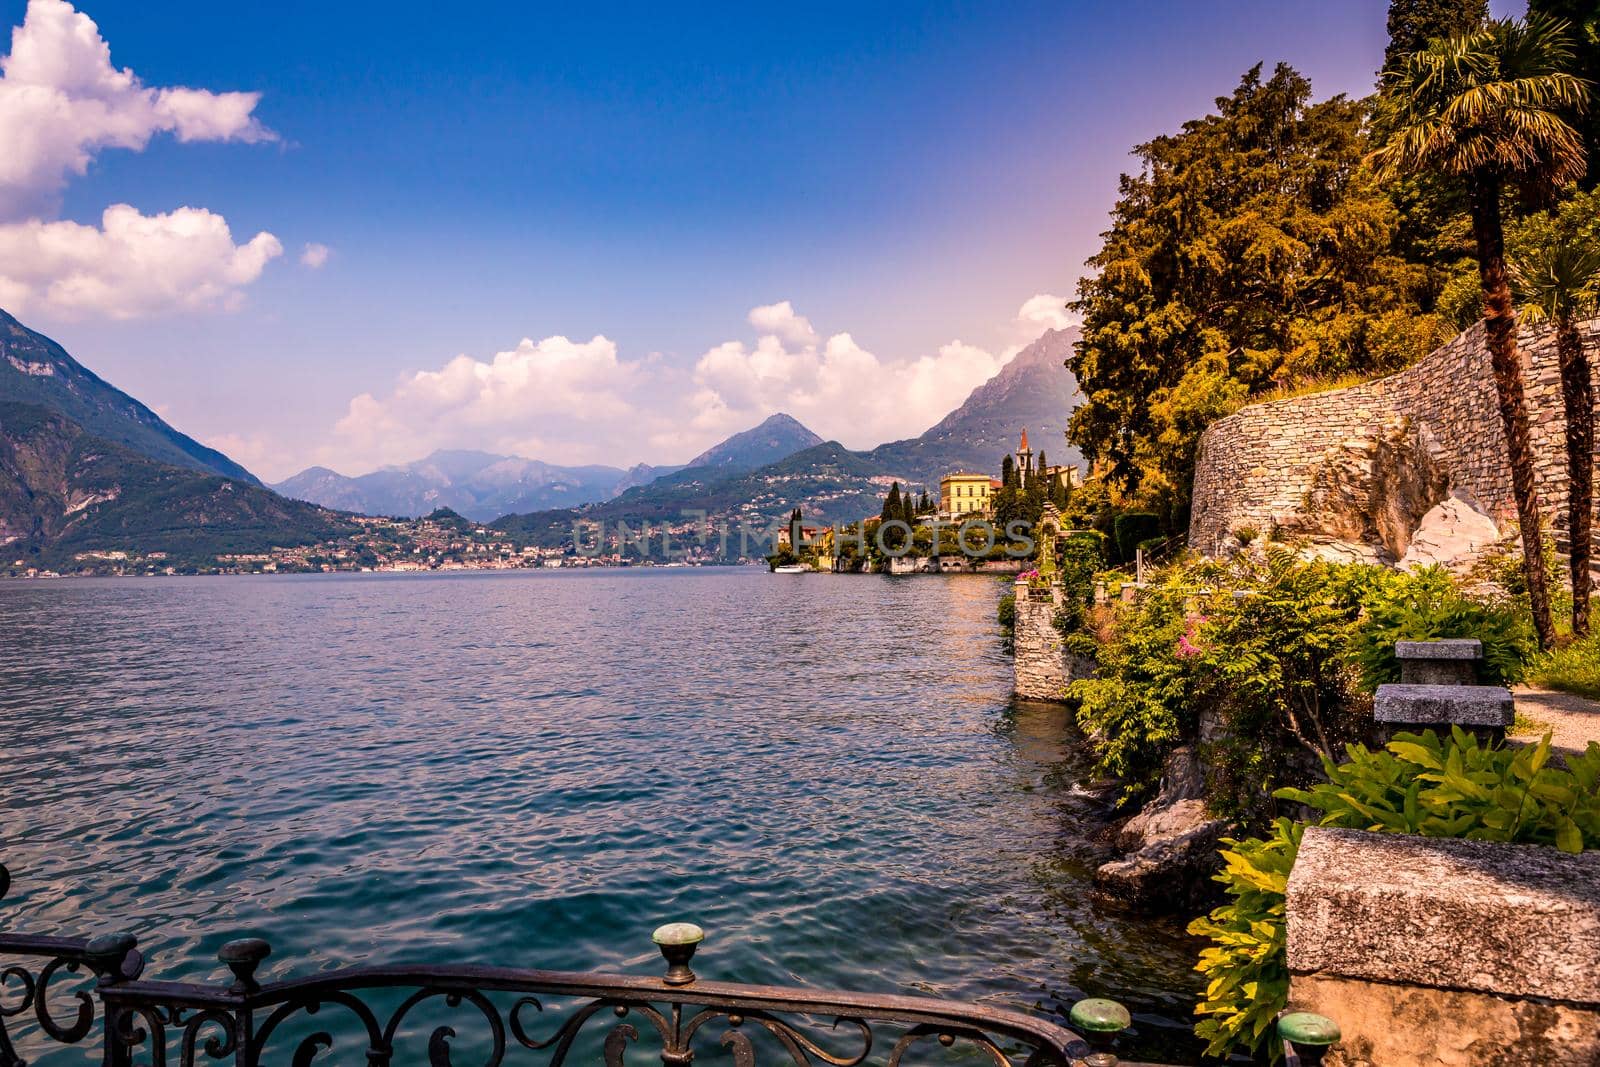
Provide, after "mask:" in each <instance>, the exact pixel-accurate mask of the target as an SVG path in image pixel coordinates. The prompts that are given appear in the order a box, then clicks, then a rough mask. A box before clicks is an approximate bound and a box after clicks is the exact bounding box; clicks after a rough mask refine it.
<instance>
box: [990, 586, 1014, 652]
mask: <svg viewBox="0 0 1600 1067" xmlns="http://www.w3.org/2000/svg"><path fill="white" fill-rule="evenodd" d="M995 614H996V615H997V616H999V618H1000V642H1001V644H1003V645H1004V646H1005V647H1006V648H1011V647H1012V644H1013V643H1014V642H1015V640H1016V631H1017V594H1015V593H1004V594H1002V595H1001V597H1000V603H999V606H998V607H996V608H995Z"/></svg>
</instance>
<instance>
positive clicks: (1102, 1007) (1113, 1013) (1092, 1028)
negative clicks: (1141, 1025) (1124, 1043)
mask: <svg viewBox="0 0 1600 1067" xmlns="http://www.w3.org/2000/svg"><path fill="white" fill-rule="evenodd" d="M1067 1019H1068V1021H1070V1022H1071V1023H1072V1028H1073V1029H1074V1030H1077V1031H1078V1032H1079V1033H1081V1034H1083V1039H1084V1040H1085V1041H1087V1042H1088V1043H1089V1047H1090V1048H1092V1049H1094V1051H1093V1052H1091V1053H1089V1055H1087V1056H1085V1057H1083V1064H1084V1067H1117V1054H1116V1052H1115V1051H1113V1047H1112V1046H1113V1045H1114V1044H1115V1043H1116V1040H1117V1035H1118V1034H1120V1033H1122V1031H1124V1030H1126V1029H1127V1028H1128V1027H1130V1026H1132V1025H1133V1016H1132V1015H1130V1014H1128V1009H1127V1008H1124V1007H1123V1006H1122V1005H1121V1004H1118V1003H1117V1002H1116V1001H1114V1000H1105V999H1103V998H1100V997H1090V998H1089V999H1088V1000H1080V1001H1078V1002H1077V1003H1076V1004H1074V1005H1073V1006H1072V1011H1070V1012H1069V1013H1068V1014H1067Z"/></svg>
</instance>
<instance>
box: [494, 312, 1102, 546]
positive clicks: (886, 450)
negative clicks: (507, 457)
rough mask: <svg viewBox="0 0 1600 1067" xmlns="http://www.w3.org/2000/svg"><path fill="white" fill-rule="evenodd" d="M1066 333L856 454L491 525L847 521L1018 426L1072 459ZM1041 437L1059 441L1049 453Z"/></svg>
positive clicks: (821, 456)
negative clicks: (926, 420) (898, 437)
mask: <svg viewBox="0 0 1600 1067" xmlns="http://www.w3.org/2000/svg"><path fill="white" fill-rule="evenodd" d="M1076 339H1077V331H1076V330H1051V331H1048V332H1046V333H1045V334H1044V335H1043V336H1042V337H1040V338H1039V339H1038V340H1037V341H1035V342H1034V343H1033V344H1031V345H1029V346H1028V347H1027V348H1025V349H1023V350H1022V351H1021V352H1019V353H1018V354H1017V355H1016V356H1015V357H1013V358H1012V360H1011V361H1010V362H1008V363H1007V364H1006V365H1005V366H1004V367H1003V368H1001V370H1000V372H999V373H998V374H996V375H995V376H994V377H993V378H991V379H990V380H989V381H987V382H985V383H984V384H983V385H980V386H979V387H978V388H976V389H974V390H973V391H972V393H971V394H970V395H968V397H967V399H966V400H965V401H964V402H963V403H962V405H961V406H960V407H959V408H957V409H956V410H955V411H953V412H951V413H950V414H949V415H947V416H946V417H945V418H943V419H941V420H940V421H939V422H938V423H937V424H936V425H934V426H933V427H932V428H930V429H929V430H928V431H927V432H926V433H924V434H922V435H920V436H918V437H914V438H909V439H907V440H903V441H892V442H890V443H888V444H885V445H880V446H878V447H877V448H874V449H871V450H870V451H864V452H856V451H852V450H850V449H847V448H845V447H844V446H843V445H841V444H839V443H838V442H837V441H825V442H823V443H821V444H817V445H813V446H812V447H810V448H806V449H803V450H801V451H798V452H795V453H793V454H792V455H788V456H785V457H783V458H782V459H779V460H777V461H775V462H772V463H768V464H766V465H764V466H760V467H756V468H754V469H751V470H746V471H730V470H724V469H718V468H715V467H707V466H694V465H691V466H687V467H685V468H684V469H682V470H679V471H676V472H674V473H673V474H670V475H667V476H664V477H660V478H657V479H656V480H655V481H653V482H651V483H650V484H648V485H643V486H636V487H634V488H630V489H628V490H627V491H625V492H623V493H621V494H619V495H618V496H616V497H615V498H613V499H611V500H607V501H603V502H598V503H593V504H589V505H585V506H583V507H579V508H562V509H550V510H544V511H536V512H530V513H524V514H514V515H506V516H502V517H501V518H499V519H496V520H495V521H494V522H493V523H492V525H493V526H495V527H496V528H498V529H502V530H505V531H507V532H509V533H513V534H516V535H517V536H519V537H521V538H524V539H526V540H528V541H530V542H532V543H536V544H543V545H557V544H562V543H564V542H566V541H570V540H571V539H572V537H573V531H574V529H575V528H576V527H577V526H578V524H579V523H584V524H593V523H600V524H602V525H605V526H609V527H611V528H615V527H616V526H617V525H618V524H626V525H627V526H629V527H630V528H631V529H638V528H639V527H640V526H642V525H644V524H647V523H648V524H652V525H660V524H671V523H681V522H683V521H685V518H686V516H699V515H701V514H702V513H703V515H704V518H705V521H707V522H709V523H710V524H712V525H714V526H717V527H718V528H720V529H722V530H728V529H732V528H734V527H736V526H737V525H740V524H743V525H745V526H747V527H750V528H752V529H754V528H760V527H767V526H770V525H771V524H772V523H774V522H779V521H781V520H782V519H783V518H784V516H786V515H788V514H789V513H790V512H791V511H792V510H793V509H794V508H797V507H798V508H800V509H801V512H802V514H803V516H804V517H805V520H806V521H807V523H808V524H809V523H833V522H851V521H854V520H856V519H859V518H861V517H862V516H864V515H869V514H873V513H875V512H876V511H877V510H878V507H879V504H880V503H881V501H882V498H883V496H884V494H885V493H886V492H887V491H888V489H889V486H890V485H891V484H893V483H894V482H896V481H898V482H899V483H900V484H901V486H902V487H903V488H911V489H914V490H917V491H920V490H923V489H926V490H927V491H928V493H929V494H930V495H932V496H937V495H938V486H939V478H940V477H941V476H942V475H944V474H946V473H948V472H950V471H952V470H969V471H992V472H994V474H996V475H997V476H998V474H999V472H1000V461H1001V458H1002V457H1003V456H1005V455H1006V454H1007V453H1008V452H1011V451H1012V450H1014V449H1015V448H1016V446H1017V444H1018V440H1019V438H1020V437H1021V435H1022V431H1023V430H1024V429H1026V430H1027V431H1028V432H1029V435H1030V437H1031V438H1032V439H1033V440H1034V441H1035V442H1039V443H1040V447H1041V450H1044V451H1046V454H1047V457H1048V458H1049V460H1050V461H1051V462H1052V463H1053V464H1057V463H1064V464H1078V463H1080V462H1081V459H1082V457H1081V456H1080V455H1079V453H1078V452H1077V450H1076V449H1073V448H1071V447H1069V446H1068V445H1067V444H1066V442H1065V440H1064V434H1065V430H1066V420H1067V418H1068V416H1069V415H1070V414H1071V412H1072V409H1073V407H1074V406H1075V405H1076V404H1077V403H1078V402H1079V400H1080V399H1081V397H1080V394H1079V392H1078V388H1077V384H1076V382H1075V381H1074V380H1073V377H1072V375H1071V373H1070V372H1069V371H1067V369H1066V367H1065V366H1064V364H1063V361H1064V360H1065V359H1066V356H1067V354H1068V353H1069V352H1070V351H1071V348H1072V344H1073V342H1074V341H1075V340H1076ZM1048 442H1060V445H1059V451H1056V450H1053V449H1049V446H1048Z"/></svg>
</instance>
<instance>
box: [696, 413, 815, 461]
mask: <svg viewBox="0 0 1600 1067" xmlns="http://www.w3.org/2000/svg"><path fill="white" fill-rule="evenodd" d="M821 443H822V438H820V437H818V436H817V435H816V434H814V433H812V432H811V431H810V430H808V429H807V428H806V427H805V425H804V424H802V423H801V422H800V420H799V419H797V418H795V417H794V416H793V415H786V414H784V413H783V412H781V411H780V412H778V413H777V414H776V415H769V416H767V418H766V419H765V420H763V421H762V422H761V424H760V425H759V426H753V427H751V428H750V429H748V430H745V431H744V432H742V433H736V434H734V435H733V436H732V437H730V438H728V439H727V440H725V441H722V442H720V443H719V444H715V445H712V446H711V447H710V448H708V449H706V450H705V451H704V452H702V453H700V454H699V455H698V456H696V457H694V458H693V459H691V460H690V461H689V462H688V464H687V465H688V466H689V467H722V468H729V469H738V470H755V469H756V468H757V467H763V466H766V465H767V464H768V463H776V462H777V461H778V460H780V459H785V458H787V457H789V456H792V455H794V454H795V453H796V452H800V451H803V450H805V449H807V448H811V447H813V446H815V445H820V444H821Z"/></svg>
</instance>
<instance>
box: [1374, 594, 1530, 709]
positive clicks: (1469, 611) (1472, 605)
mask: <svg viewBox="0 0 1600 1067" xmlns="http://www.w3.org/2000/svg"><path fill="white" fill-rule="evenodd" d="M1361 604H1362V610H1363V618H1362V623H1361V627H1360V628H1359V629H1358V630H1357V631H1356V632H1355V633H1354V635H1353V636H1352V638H1351V643H1350V653H1351V656H1352V658H1353V659H1354V661H1355V663H1356V665H1357V667H1358V669H1359V670H1360V674H1361V686H1362V688H1363V689H1365V690H1366V691H1367V692H1369V693H1370V692H1372V691H1373V690H1375V689H1377V688H1378V686H1379V685H1382V684H1383V683H1385V682H1395V681H1399V680H1400V661H1399V660H1398V659H1396V658H1395V654H1394V643H1395V642H1396V641H1433V640H1438V639H1440V638H1448V637H1476V638H1477V639H1478V640H1480V641H1482V642H1483V665H1482V667H1481V668H1480V670H1481V673H1482V679H1481V680H1482V681H1483V682H1484V683H1485V684H1488V685H1510V684H1513V683H1515V682H1516V681H1518V680H1519V679H1521V677H1522V675H1523V671H1524V667H1525V665H1526V664H1527V662H1528V660H1529V659H1530V658H1531V657H1532V656H1533V654H1534V650H1535V645H1534V640H1533V630H1532V627H1531V625H1530V623H1529V620H1528V616H1527V614H1526V613H1525V612H1522V611H1518V610H1517V609H1516V608H1515V607H1513V606H1512V605H1511V604H1497V603H1489V602H1485V601H1482V600H1475V599H1473V598H1471V597H1468V596H1466V595H1465V594H1463V593H1462V592H1461V590H1460V588H1459V587H1458V586H1457V585H1456V582H1455V580H1454V579H1453V578H1451V576H1450V574H1449V572H1447V571H1445V570H1444V569H1443V568H1440V567H1428V568H1426V569H1423V570H1419V571H1414V572H1411V573H1409V574H1408V573H1405V572H1402V571H1387V570H1373V571H1372V572H1371V573H1370V574H1369V576H1368V582H1367V584H1366V586H1365V589H1364V591H1363V593H1362V596H1361Z"/></svg>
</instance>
